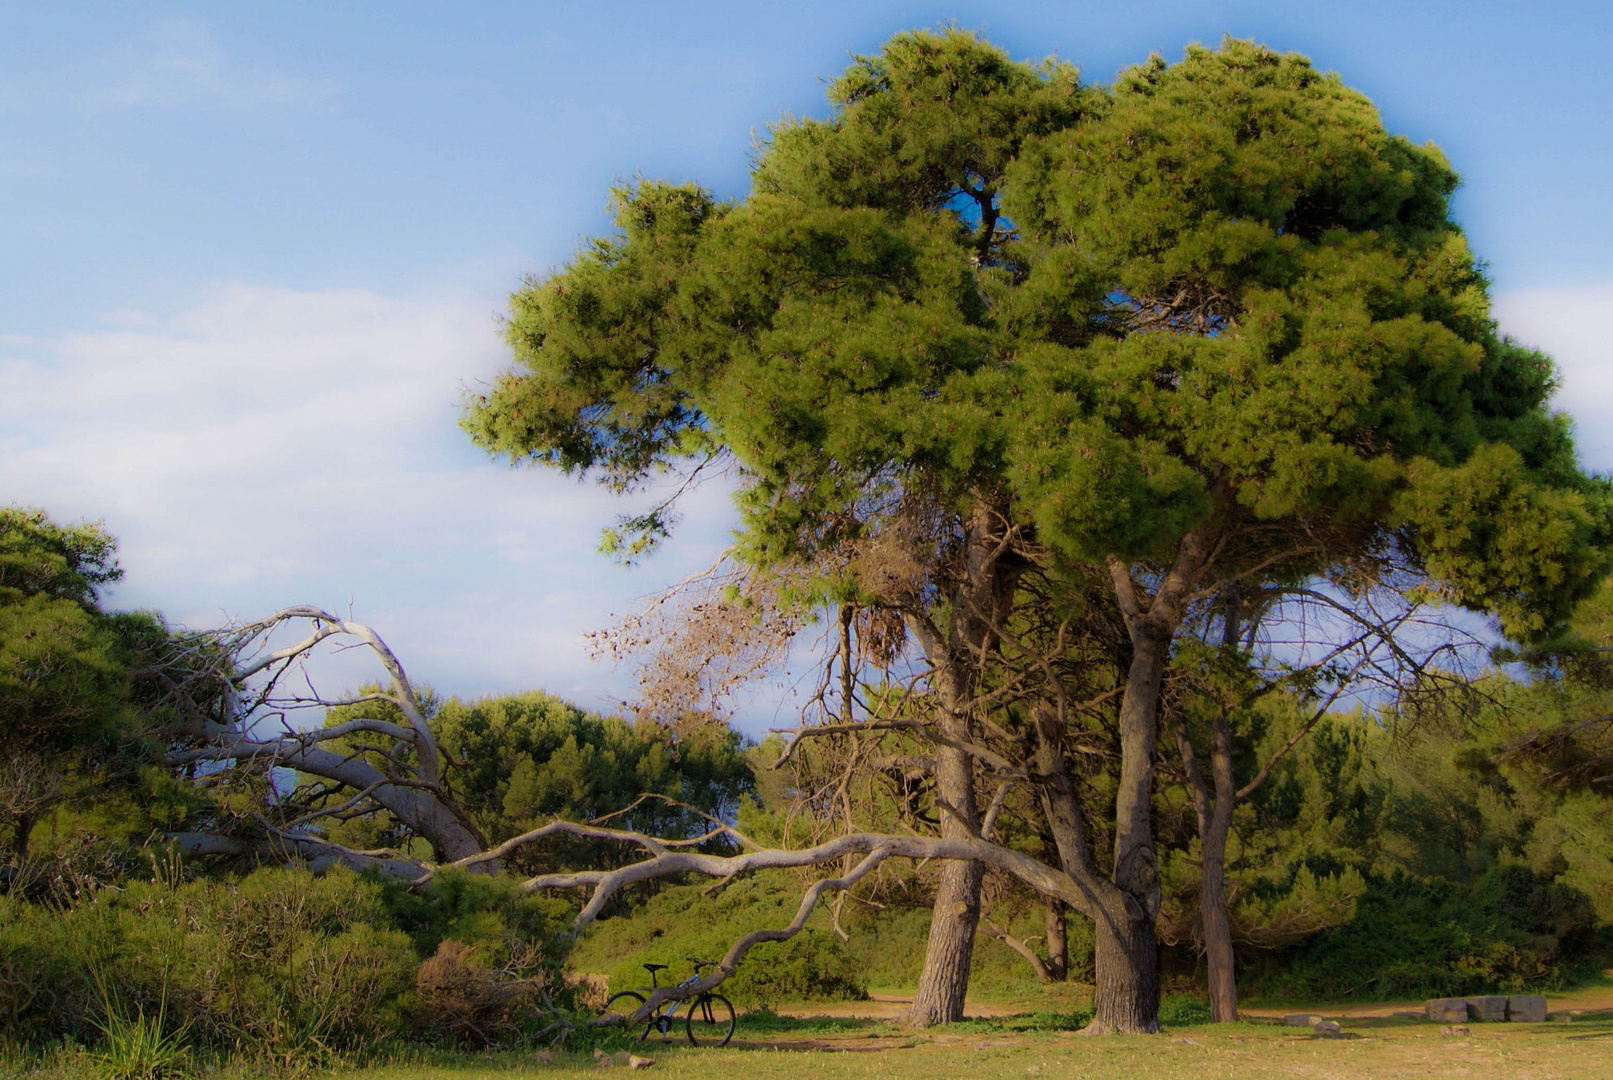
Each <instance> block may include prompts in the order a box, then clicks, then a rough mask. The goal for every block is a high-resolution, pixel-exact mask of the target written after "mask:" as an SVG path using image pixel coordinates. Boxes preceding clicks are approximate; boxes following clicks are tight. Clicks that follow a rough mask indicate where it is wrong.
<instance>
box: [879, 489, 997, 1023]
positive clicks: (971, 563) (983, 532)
mask: <svg viewBox="0 0 1613 1080" xmlns="http://www.w3.org/2000/svg"><path fill="white" fill-rule="evenodd" d="M1009 520H1010V519H1009V513H1008V505H1007V500H1006V499H1005V498H1003V497H1002V496H1000V495H998V496H991V495H987V494H984V493H979V492H977V493H976V494H975V500H974V506H973V507H972V508H971V509H970V512H969V516H968V518H967V520H966V521H965V523H964V536H965V543H964V557H963V562H964V567H965V569H964V573H963V575H962V578H961V580H960V581H959V583H958V585H957V588H956V589H955V590H954V593H953V596H952V617H951V621H950V626H949V627H948V630H947V634H946V639H945V640H944V641H941V640H938V639H937V637H936V635H934V634H933V633H928V632H927V633H923V634H922V635H921V636H920V640H921V642H922V644H923V646H924V650H925V653H926V655H927V656H928V657H929V659H930V661H931V663H933V664H934V665H935V668H936V675H935V687H936V691H937V697H938V699H939V704H940V706H941V710H940V716H939V719H938V722H937V725H936V726H937V727H938V728H939V729H940V733H941V735H942V738H943V740H944V741H943V742H942V743H941V744H939V745H937V746H936V755H935V757H936V762H935V764H936V770H935V773H936V775H935V779H936V802H937V810H938V811H939V813H940V823H941V835H942V836H943V837H946V838H956V839H969V838H976V837H978V836H979V833H980V812H979V809H978V807H977V805H976V803H975V786H974V773H975V762H974V757H973V756H972V755H971V754H970V753H969V752H968V751H967V750H966V749H963V748H962V747H963V746H964V745H965V744H967V743H969V742H971V741H972V740H973V738H974V732H973V730H972V725H971V722H970V720H971V716H972V714H973V710H974V707H975V702H974V693H975V687H976V684H977V682H978V679H979V676H980V668H981V665H982V663H984V658H985V656H986V654H987V653H988V652H990V651H991V649H992V648H993V646H994V642H995V638H996V626H995V623H996V621H997V620H998V619H1001V618H1002V616H1003V613H1004V612H1005V611H1007V610H1008V608H1009V606H1010V605H1011V604H1012V601H1013V597H1014V590H1015V588H1016V583H1017V581H1018V578H1019V573H1020V570H1019V568H1018V567H1017V566H1016V565H1015V564H1013V562H1012V561H1011V560H1008V559H1005V557H1004V556H1005V547H1004V545H1003V539H1004V530H1005V529H1007V528H1008V527H1009ZM920 622H922V620H920ZM910 625H915V624H912V623H910ZM984 876H985V868H984V867H983V866H981V865H980V864H979V863H977V862H968V863H957V862H948V863H947V864H946V865H945V866H943V867H942V869H941V880H940V882H939V884H938V885H937V887H936V898H935V910H934V912H933V913H932V914H931V916H930V936H929V940H928V941H927V943H926V944H925V948H924V970H923V971H922V972H921V973H920V975H919V985H918V990H917V991H916V992H915V993H914V995H913V1005H912V1007H911V1008H910V1009H909V1010H908V1014H907V1019H908V1022H909V1023H910V1024H913V1025H914V1026H916V1027H930V1026H933V1025H935V1024H949V1023H951V1022H952V1021H954V1020H962V1019H963V999H964V995H965V993H966V992H967V991H968V989H969V965H970V961H971V960H972V958H973V954H974V944H975V931H976V929H977V928H978V927H979V925H980V882H981V879H982V878H983V877H984Z"/></svg>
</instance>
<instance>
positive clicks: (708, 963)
mask: <svg viewBox="0 0 1613 1080" xmlns="http://www.w3.org/2000/svg"><path fill="white" fill-rule="evenodd" d="M687 959H688V961H689V963H691V964H693V965H694V969H695V970H696V971H699V970H700V969H701V968H703V967H716V966H717V961H715V960H700V959H697V958H695V957H693V956H690V957H688V958H687Z"/></svg>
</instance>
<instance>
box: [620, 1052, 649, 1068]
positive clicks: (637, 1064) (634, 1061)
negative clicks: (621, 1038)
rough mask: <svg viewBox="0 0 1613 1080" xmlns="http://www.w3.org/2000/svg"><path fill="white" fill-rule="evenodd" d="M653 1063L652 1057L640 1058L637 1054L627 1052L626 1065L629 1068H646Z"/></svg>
mask: <svg viewBox="0 0 1613 1080" xmlns="http://www.w3.org/2000/svg"><path fill="white" fill-rule="evenodd" d="M654 1064H655V1059H654V1058H641V1057H639V1056H638V1055H637V1054H629V1055H628V1057H627V1067H628V1068H629V1069H648V1068H649V1067H650V1066H651V1065H654Z"/></svg>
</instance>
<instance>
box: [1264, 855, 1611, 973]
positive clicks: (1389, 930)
mask: <svg viewBox="0 0 1613 1080" xmlns="http://www.w3.org/2000/svg"><path fill="white" fill-rule="evenodd" d="M1595 937H1596V935H1595V911H1594V909H1593V908H1592V906H1591V903H1590V901H1589V899H1588V898H1586V897H1585V896H1584V895H1583V894H1580V893H1578V892H1577V891H1576V890H1574V889H1571V888H1569V887H1568V886H1566V885H1562V884H1559V883H1555V882H1553V881H1551V880H1550V879H1549V878H1546V877H1544V876H1542V875H1539V874H1536V873H1534V872H1532V871H1530V870H1529V869H1528V868H1526V867H1522V866H1517V865H1507V864H1502V865H1499V866H1496V867H1493V868H1492V869H1491V870H1489V871H1488V872H1487V873H1485V874H1484V875H1483V876H1481V877H1480V878H1478V879H1477V880H1476V881H1475V882H1474V883H1473V884H1471V885H1462V884H1459V883H1455V882H1450V881H1446V880H1445V879H1443V878H1428V879H1423V878H1416V877H1412V876H1411V875H1408V874H1404V873H1396V874H1395V875H1394V876H1393V877H1390V878H1373V879H1369V881H1368V886H1367V890H1366V892H1365V893H1364V894H1363V895H1362V896H1361V899H1360V902H1359V907H1358V909H1357V913H1356V917H1355V918H1354V919H1353V920H1352V921H1351V922H1349V923H1348V924H1346V925H1344V926H1338V927H1334V928H1332V929H1329V930H1324V931H1322V932H1321V933H1320V934H1318V935H1317V936H1316V937H1315V938H1313V939H1311V940H1309V941H1307V942H1305V943H1304V944H1302V945H1299V946H1296V947H1294V948H1291V949H1285V950H1280V951H1278V952H1275V953H1269V954H1265V955H1258V954H1256V955H1252V956H1248V959H1247V963H1248V967H1247V968H1246V970H1245V972H1244V982H1245V985H1246V988H1247V992H1248V993H1249V994H1251V995H1259V996H1263V997H1269V998H1277V999H1283V1000H1293V1001H1307V1000H1311V1001H1315V1000H1322V999H1324V998H1327V999H1335V1000H1336V999H1338V998H1343V997H1356V998H1369V999H1377V1000H1387V999H1390V998H1403V997H1410V998H1415V997H1445V996H1450V997H1461V996H1464V995H1467V994H1479V993H1494V992H1513V993H1515V992H1518V991H1522V990H1529V989H1536V990H1538V989H1548V988H1552V987H1555V986H1559V985H1561V984H1562V982H1563V980H1564V978H1565V977H1566V976H1568V975H1569V974H1570V972H1571V969H1572V967H1573V965H1574V964H1575V963H1578V962H1580V960H1581V959H1582V957H1583V954H1584V953H1585V952H1586V950H1587V949H1589V948H1590V947H1591V946H1592V945H1593V944H1594V942H1595Z"/></svg>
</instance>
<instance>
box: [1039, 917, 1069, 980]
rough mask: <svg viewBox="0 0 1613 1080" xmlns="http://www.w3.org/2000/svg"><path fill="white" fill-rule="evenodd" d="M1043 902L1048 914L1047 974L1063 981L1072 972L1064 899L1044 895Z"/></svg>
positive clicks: (1051, 977)
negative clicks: (1065, 924) (1065, 923)
mask: <svg viewBox="0 0 1613 1080" xmlns="http://www.w3.org/2000/svg"><path fill="white" fill-rule="evenodd" d="M1042 904H1043V910H1044V914H1045V915H1046V916H1047V975H1048V978H1050V979H1052V980H1053V981H1054V982H1063V981H1064V980H1065V979H1066V978H1068V977H1069V974H1070V942H1069V935H1068V933H1067V931H1066V929H1065V926H1064V901H1062V900H1055V899H1053V898H1052V897H1050V896H1044V897H1043V898H1042Z"/></svg>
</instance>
